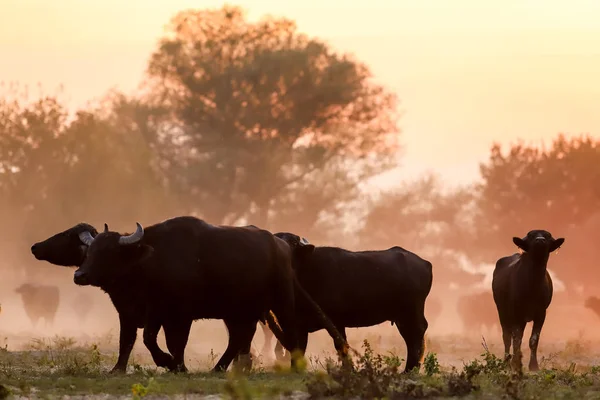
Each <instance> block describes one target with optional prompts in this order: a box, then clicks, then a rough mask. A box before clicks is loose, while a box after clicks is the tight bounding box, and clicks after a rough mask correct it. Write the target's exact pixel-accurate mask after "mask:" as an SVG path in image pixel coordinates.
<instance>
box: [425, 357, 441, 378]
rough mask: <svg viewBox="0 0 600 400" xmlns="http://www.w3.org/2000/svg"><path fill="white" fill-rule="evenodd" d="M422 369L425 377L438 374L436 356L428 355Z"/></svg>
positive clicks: (438, 365) (438, 368) (438, 367)
mask: <svg viewBox="0 0 600 400" xmlns="http://www.w3.org/2000/svg"><path fill="white" fill-rule="evenodd" d="M423 369H425V374H426V375H427V376H433V375H434V374H439V373H440V371H441V370H440V363H439V362H438V359H437V356H436V354H435V353H428V354H427V356H425V359H424V360H423Z"/></svg>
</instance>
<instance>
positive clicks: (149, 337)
mask: <svg viewBox="0 0 600 400" xmlns="http://www.w3.org/2000/svg"><path fill="white" fill-rule="evenodd" d="M160 327H161V323H160V322H158V321H156V320H154V319H153V318H148V320H147V323H146V325H145V326H144V345H146V348H147V349H148V351H149V352H150V354H151V355H152V359H153V360H154V362H155V363H156V365H157V366H158V367H163V368H168V369H169V370H171V371H172V370H174V369H175V367H176V365H175V362H174V359H173V356H171V355H170V354H168V353H165V352H164V351H162V350H161V348H160V347H159V346H158V340H157V338H158V331H159V330H160Z"/></svg>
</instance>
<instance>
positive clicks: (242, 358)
mask: <svg viewBox="0 0 600 400" xmlns="http://www.w3.org/2000/svg"><path fill="white" fill-rule="evenodd" d="M233 367H234V368H235V369H236V371H241V372H250V370H252V355H251V354H240V355H239V356H238V357H237V359H236V360H235V361H234V362H233Z"/></svg>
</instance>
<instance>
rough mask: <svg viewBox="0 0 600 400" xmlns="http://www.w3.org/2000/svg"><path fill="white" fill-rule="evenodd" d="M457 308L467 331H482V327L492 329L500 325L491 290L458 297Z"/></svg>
mask: <svg viewBox="0 0 600 400" xmlns="http://www.w3.org/2000/svg"><path fill="white" fill-rule="evenodd" d="M456 310H457V311H458V315H459V316H460V319H461V320H462V323H463V328H464V331H465V333H478V334H479V333H480V332H481V328H482V327H484V328H487V329H492V328H494V327H495V326H497V325H498V317H497V315H496V313H497V312H496V304H495V303H494V296H493V295H492V293H491V292H488V291H485V292H481V293H475V294H468V295H465V296H462V297H460V298H459V299H458V302H457V304H456Z"/></svg>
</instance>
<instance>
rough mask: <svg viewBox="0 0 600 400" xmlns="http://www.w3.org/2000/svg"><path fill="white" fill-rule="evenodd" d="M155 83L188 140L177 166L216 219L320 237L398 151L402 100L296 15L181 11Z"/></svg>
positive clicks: (153, 67) (160, 55)
mask: <svg viewBox="0 0 600 400" xmlns="http://www.w3.org/2000/svg"><path fill="white" fill-rule="evenodd" d="M148 76H149V80H148V82H147V83H148V88H149V93H150V94H149V99H150V101H151V102H152V103H153V104H160V105H161V106H162V107H164V109H166V110H168V111H169V115H170V116H171V119H170V120H169V121H168V123H167V122H166V124H168V125H169V126H170V127H175V129H172V130H171V131H170V135H169V137H170V139H171V141H172V143H178V144H180V147H179V151H177V152H176V154H173V158H172V159H171V160H170V163H171V164H172V165H173V166H175V168H177V176H178V187H179V189H180V191H181V192H182V193H186V194H189V196H187V198H188V200H189V201H188V205H189V208H190V209H194V210H195V211H197V212H198V213H200V214H202V215H203V216H206V217H207V218H210V219H211V220H214V221H222V222H229V223H233V222H235V221H244V220H245V221H248V222H250V223H254V224H257V225H260V226H267V227H268V226H273V225H276V226H280V225H287V223H288V222H286V219H288V218H289V216H290V215H295V216H296V217H298V216H301V217H302V220H303V221H304V223H303V226H302V229H307V230H310V228H311V227H313V226H315V224H316V223H318V222H319V221H320V220H321V219H322V217H324V214H327V213H330V214H334V215H336V211H335V209H336V207H338V206H339V203H340V202H342V201H344V200H346V199H348V198H351V197H352V196H353V195H355V193H354V192H353V189H354V188H355V187H356V185H357V184H358V183H359V182H361V181H362V180H364V179H366V178H368V177H370V176H372V175H374V174H376V173H379V172H381V171H383V170H384V169H385V168H387V167H389V166H390V165H391V159H392V158H391V157H389V156H390V155H392V154H393V153H394V152H395V150H396V141H395V140H396V136H397V133H398V128H397V126H396V117H397V115H396V108H395V106H396V101H395V97H394V96H393V95H392V94H391V93H388V92H387V91H386V90H385V89H384V88H383V87H381V86H379V85H377V84H375V83H373V82H372V81H371V74H370V72H369V70H368V68H367V67H366V66H365V65H363V64H361V63H359V62H357V61H354V60H352V59H351V58H350V57H349V56H347V55H339V54H336V53H334V52H333V51H332V50H331V49H329V48H328V46H327V45H326V44H325V43H323V42H320V41H319V40H316V39H311V38H309V37H307V36H305V35H303V34H301V33H299V32H297V29H296V25H295V23H294V22H293V21H290V20H288V19H274V18H270V17H269V18H264V19H262V20H261V21H259V22H257V23H252V22H249V21H247V20H246V19H245V16H244V13H243V11H242V10H241V9H240V8H237V7H230V6H225V7H223V8H220V9H211V10H202V11H197V10H190V11H185V12H181V13H179V14H178V15H176V16H175V17H174V18H173V19H172V20H171V23H170V25H169V29H168V33H167V34H166V35H165V37H164V38H163V39H162V40H161V42H160V46H159V48H158V49H157V50H156V52H155V53H154V54H153V55H152V58H151V61H150V65H149V67H148ZM324 171H326V172H324ZM302 233H303V234H305V232H302Z"/></svg>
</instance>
